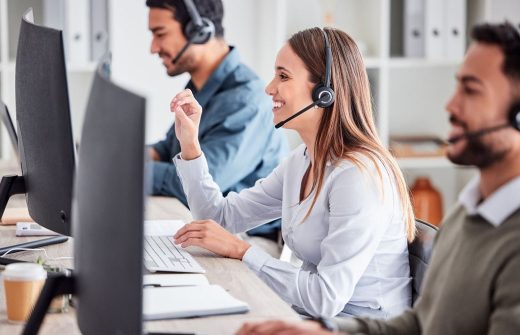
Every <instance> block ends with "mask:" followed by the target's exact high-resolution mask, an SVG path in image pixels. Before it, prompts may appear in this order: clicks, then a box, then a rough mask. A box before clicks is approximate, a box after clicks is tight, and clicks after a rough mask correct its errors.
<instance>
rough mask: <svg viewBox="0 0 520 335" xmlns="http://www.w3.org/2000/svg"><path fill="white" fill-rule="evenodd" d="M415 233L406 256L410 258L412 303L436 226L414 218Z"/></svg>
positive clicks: (418, 289) (415, 296)
mask: <svg viewBox="0 0 520 335" xmlns="http://www.w3.org/2000/svg"><path fill="white" fill-rule="evenodd" d="M415 228H416V229H417V234H416V236H415V239H414V240H413V242H412V243H408V258H409V260H410V275H411V276H412V305H413V304H414V303H415V301H416V300H417V298H418V297H419V293H420V292H421V285H422V281H423V279H424V274H425V273H426V269H427V267H428V263H429V262H430V257H431V254H432V247H433V240H434V238H435V235H436V234H437V230H438V228H437V227H435V226H434V225H432V224H430V223H427V222H425V221H422V220H419V219H415Z"/></svg>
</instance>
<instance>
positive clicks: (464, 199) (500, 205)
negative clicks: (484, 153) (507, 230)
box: [459, 175, 520, 227]
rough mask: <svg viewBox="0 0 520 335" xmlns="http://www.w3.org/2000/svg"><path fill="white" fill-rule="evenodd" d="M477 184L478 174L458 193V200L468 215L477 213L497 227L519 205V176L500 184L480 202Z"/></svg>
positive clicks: (478, 183) (478, 180)
mask: <svg viewBox="0 0 520 335" xmlns="http://www.w3.org/2000/svg"><path fill="white" fill-rule="evenodd" d="M479 185H480V175H478V176H476V177H474V178H473V179H472V180H471V181H470V182H469V183H468V184H467V185H466V186H465V187H464V189H463V190H462V192H461V193H460V195H459V202H460V203H461V204H462V206H464V208H465V209H466V211H467V212H468V214H469V215H477V214H478V215H480V216H482V217H483V218H484V219H485V220H486V221H487V222H489V223H491V224H492V225H493V226H495V227H498V226H500V225H501V224H502V223H503V222H504V221H505V220H506V219H507V218H508V217H509V216H510V215H511V214H513V212H515V211H516V210H517V209H518V208H519V207H520V195H519V194H518V190H519V189H520V177H516V178H514V179H513V180H511V181H509V182H507V183H506V184H504V185H502V186H501V187H499V188H498V189H497V190H496V191H495V192H493V193H492V194H491V195H490V196H489V197H487V199H485V200H484V201H482V202H480V199H481V195H480V188H479Z"/></svg>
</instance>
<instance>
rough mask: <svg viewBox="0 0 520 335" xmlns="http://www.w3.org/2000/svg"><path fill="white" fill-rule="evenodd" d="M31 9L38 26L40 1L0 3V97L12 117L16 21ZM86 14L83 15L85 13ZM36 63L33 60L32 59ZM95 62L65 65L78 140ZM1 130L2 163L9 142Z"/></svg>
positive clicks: (8, 151) (10, 153)
mask: <svg viewBox="0 0 520 335" xmlns="http://www.w3.org/2000/svg"><path fill="white" fill-rule="evenodd" d="M29 7H32V8H33V12H34V20H35V23H36V24H42V20H43V0H0V80H1V81H0V86H1V90H0V97H1V99H2V101H3V102H4V103H5V104H6V105H7V107H8V108H9V112H10V113H11V117H12V118H13V121H14V119H15V118H16V96H15V58H16V49H17V44H18V33H19V30H20V20H21V17H22V14H23V13H24V12H25V10H27V8H29ZM85 15H87V14H85ZM35 61H37V59H35ZM95 68H96V63H95V62H84V63H77V62H76V63H73V64H67V80H68V90H69V100H70V110H71V116H72V127H73V133H74V137H75V139H76V140H78V139H79V136H80V131H81V125H82V123H83V113H84V110H85V107H86V103H87V99H88V93H89V91H90V85H91V82H92V78H93V73H94V69H95ZM3 130H4V128H3V127H2V132H1V134H2V135H1V153H2V156H1V157H2V159H3V160H9V159H13V158H14V157H15V156H14V153H13V150H12V146H11V143H10V141H9V138H8V137H7V134H6V132H5V131H3Z"/></svg>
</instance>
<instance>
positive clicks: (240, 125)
mask: <svg viewBox="0 0 520 335" xmlns="http://www.w3.org/2000/svg"><path fill="white" fill-rule="evenodd" d="M186 87H187V88H189V89H191V90H192V91H193V93H194V96H195V98H196V99H197V101H198V102H199V104H200V105H201V106H202V117H201V121H200V126H199V141H200V144H201V148H202V151H203V152H204V155H205V156H206V159H207V161H208V166H209V172H210V174H211V176H212V177H213V179H214V181H215V182H216V183H217V184H218V185H219V187H220V190H221V191H222V193H223V194H227V193H229V192H231V191H234V192H239V191H240V190H242V189H244V188H248V187H251V186H253V185H254V183H255V182H256V181H257V180H258V179H260V178H263V177H266V176H267V175H268V174H269V173H270V172H271V171H272V170H273V169H274V168H275V167H276V166H277V165H278V164H279V163H280V161H281V159H282V158H283V157H284V156H285V155H286V154H287V153H288V146H287V144H286V140H285V136H284V134H283V133H282V132H281V131H280V130H275V129H274V126H273V121H272V120H273V116H272V112H271V110H272V102H271V99H270V98H269V96H267V95H266V94H265V92H264V84H263V83H262V81H261V80H260V79H259V78H258V76H257V75H256V74H255V73H254V72H253V71H252V70H251V69H249V68H248V67H247V66H246V65H244V64H243V63H241V62H240V57H239V55H238V51H237V50H236V49H234V48H231V50H230V52H229V53H228V55H227V56H226V58H224V60H223V61H222V62H221V63H220V65H219V66H218V68H217V69H216V70H215V71H214V72H213V74H212V75H211V76H210V78H209V79H208V81H207V82H206V83H205V84H204V86H203V87H202V89H201V90H200V91H197V90H196V89H195V87H194V85H193V83H192V82H191V81H190V82H188V84H187V85H186ZM153 148H155V150H156V151H157V152H158V154H159V156H160V157H161V161H160V162H152V165H153V189H152V193H153V194H154V195H166V196H173V197H176V198H177V199H179V200H180V201H181V202H182V203H184V204H185V205H187V201H186V196H185V194H184V191H183V189H182V185H181V182H180V180H179V177H178V176H177V172H176V170H175V165H174V164H173V162H172V158H173V157H174V156H175V155H176V154H178V153H179V152H180V151H181V148H180V144H179V141H178V140H177V138H176V137H175V130H174V128H173V127H172V128H170V130H169V131H168V133H167V135H166V139H164V140H162V141H160V142H157V143H155V144H154V145H153ZM277 226H279V225H277ZM271 228H272V227H269V226H267V227H259V228H257V229H259V230H258V231H257V232H259V233H270V231H272V229H271Z"/></svg>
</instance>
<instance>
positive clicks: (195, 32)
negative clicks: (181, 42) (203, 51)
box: [184, 17, 215, 44]
mask: <svg viewBox="0 0 520 335" xmlns="http://www.w3.org/2000/svg"><path fill="white" fill-rule="evenodd" d="M201 20H202V25H195V24H194V21H193V20H190V21H189V22H188V23H187V24H186V28H185V29H184V35H186V38H187V39H188V40H189V41H190V42H191V43H193V44H204V43H206V42H207V41H209V40H210V39H211V38H212V37H213V36H214V35H215V25H214V24H213V22H211V20H210V19H208V18H205V17H202V18H201Z"/></svg>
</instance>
